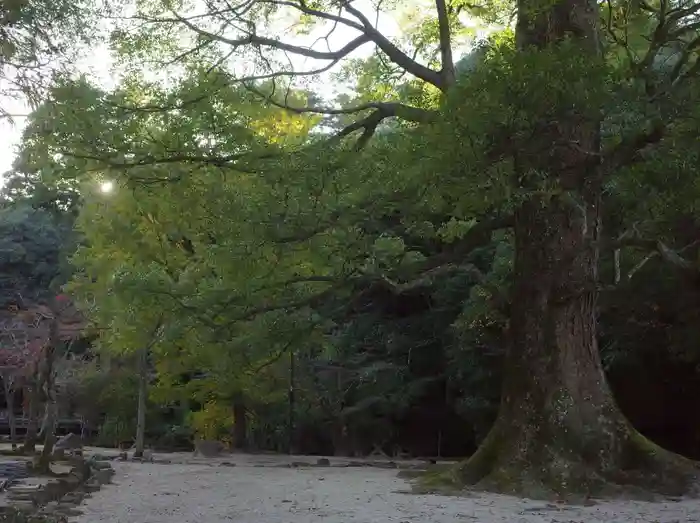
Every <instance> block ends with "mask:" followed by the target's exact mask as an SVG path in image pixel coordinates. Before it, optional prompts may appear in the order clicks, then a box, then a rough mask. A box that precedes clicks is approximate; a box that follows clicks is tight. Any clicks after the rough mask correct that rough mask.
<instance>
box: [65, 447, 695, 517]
mask: <svg viewBox="0 0 700 523" xmlns="http://www.w3.org/2000/svg"><path fill="white" fill-rule="evenodd" d="M197 461H198V460H197ZM226 461H229V462H231V461H236V466H235V467H231V466H224V465H221V460H214V461H210V462H209V463H208V464H205V463H193V462H192V460H191V459H190V460H186V459H181V460H180V462H178V463H170V464H161V463H144V464H141V463H115V469H116V471H117V474H116V476H115V480H114V484H112V485H108V486H105V487H104V488H103V489H102V490H101V491H99V492H97V493H95V494H94V495H93V496H92V497H90V498H88V499H87V500H86V501H85V502H84V504H83V506H82V507H81V509H82V510H83V512H84V513H83V515H82V516H80V517H77V518H75V519H74V522H75V523H100V522H110V523H218V522H224V521H235V522H240V523H311V522H313V521H319V522H321V521H323V522H327V523H360V522H361V523H390V522H391V523H452V522H469V521H474V522H479V523H501V522H508V523H542V522H546V523H553V522H557V523H574V522H575V523H583V522H585V523H595V522H601V523H603V522H605V523H615V522H620V523H623V522H624V523H631V522H634V523H637V522H649V523H652V522H658V523H671V522H677V523H690V522H700V502H698V501H697V500H692V501H691V500H688V501H678V502H668V503H642V502H630V501H624V502H622V501H621V502H599V503H598V504H596V505H594V506H586V507H583V506H568V507H565V506H557V505H548V504H547V503H543V502H534V501H526V500H520V499H517V498H511V497H507V496H497V495H490V494H476V495H470V496H469V497H463V498H458V497H443V496H432V495H431V496H423V495H421V496H418V495H413V494H409V493H407V491H408V488H409V485H408V483H406V482H405V481H404V480H402V479H399V478H398V477H397V476H396V471H395V470H386V469H375V468H352V467H351V468H334V467H331V468H296V469H294V468H280V467H279V466H275V465H278V464H279V463H274V462H276V461H277V460H275V459H272V458H267V459H265V460H262V461H260V460H258V462H256V461H255V460H251V459H246V458H245V457H237V458H236V459H235V460H230V459H229V460H226Z"/></svg>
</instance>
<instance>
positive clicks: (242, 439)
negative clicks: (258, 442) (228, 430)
mask: <svg viewBox="0 0 700 523" xmlns="http://www.w3.org/2000/svg"><path fill="white" fill-rule="evenodd" d="M233 448H234V449H236V450H246V449H247V448H248V421H247V409H246V406H245V401H244V399H243V396H242V395H236V397H235V398H234V400H233Z"/></svg>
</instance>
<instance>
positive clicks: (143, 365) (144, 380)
mask: <svg viewBox="0 0 700 523" xmlns="http://www.w3.org/2000/svg"><path fill="white" fill-rule="evenodd" d="M147 398H148V349H143V350H141V351H140V352H139V397H138V411H137V413H136V445H135V448H134V457H135V458H142V457H143V451H144V449H145V441H146V400H147Z"/></svg>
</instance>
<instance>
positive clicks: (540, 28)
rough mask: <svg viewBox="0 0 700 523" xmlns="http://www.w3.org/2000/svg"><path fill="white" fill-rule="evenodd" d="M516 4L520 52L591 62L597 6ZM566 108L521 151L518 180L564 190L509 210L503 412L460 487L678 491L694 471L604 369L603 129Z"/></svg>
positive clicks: (544, 0)
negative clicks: (511, 275) (651, 437)
mask: <svg viewBox="0 0 700 523" xmlns="http://www.w3.org/2000/svg"><path fill="white" fill-rule="evenodd" d="M518 7H519V17H518V24H517V31H516V41H517V45H518V48H519V49H520V50H521V51H523V52H533V50H535V49H543V48H545V47H548V46H552V45H557V44H559V43H561V42H563V40H564V38H565V37H570V38H571V39H572V40H573V42H574V43H575V45H576V46H577V47H578V51H580V52H581V53H583V54H584V55H587V57H588V58H587V59H588V60H589V61H591V62H595V61H596V60H598V59H599V54H600V53H599V50H598V47H599V46H598V35H597V20H598V10H597V7H596V3H595V2H592V1H589V0H559V1H555V2H551V1H548V0H520V2H519V6H518ZM550 56H551V55H550ZM550 59H551V58H550ZM572 59H575V57H572ZM555 89H556V87H553V91H554V90H555ZM555 96H556V94H553V97H555ZM583 103H585V102H583ZM567 113H568V114H562V115H561V117H560V118H558V119H557V120H556V121H554V122H552V123H547V124H546V125H547V127H545V129H544V130H541V131H540V132H538V133H537V136H536V138H534V139H532V140H531V142H532V143H531V144H528V146H526V148H525V150H523V151H519V157H518V159H517V160H518V162H517V163H518V171H519V172H518V173H516V174H518V175H525V174H527V173H531V172H533V171H534V172H538V173H541V174H544V175H545V176H546V177H547V179H548V180H549V181H550V182H555V183H556V185H558V187H559V189H560V191H561V192H560V193H559V194H556V195H554V196H546V197H545V196H532V197H531V198H530V199H528V200H527V201H526V202H525V203H524V204H522V205H521V206H520V208H519V209H518V210H517V211H516V223H515V236H516V242H515V252H516V254H515V269H514V270H515V281H514V289H513V304H514V305H513V310H512V316H511V323H510V336H511V343H510V345H509V349H508V353H507V357H506V368H505V381H504V385H503V390H502V399H501V407H500V412H499V416H498V419H497V421H496V423H495V425H494V427H493V428H492V430H491V431H490V433H489V435H488V436H487V438H486V439H485V441H484V442H483V443H482V445H481V447H480V448H479V450H478V451H477V452H476V454H475V455H474V456H473V457H472V458H471V459H470V460H469V461H467V462H466V463H465V464H463V465H462V466H461V467H460V469H459V472H460V480H461V481H466V482H467V483H476V484H478V485H479V486H482V487H484V488H490V489H495V490H498V491H502V492H509V493H516V494H521V495H527V496H536V497H551V496H562V495H571V494H574V493H578V494H584V495H591V494H604V493H613V492H617V491H618V489H619V488H621V487H623V486H625V487H629V486H630V485H634V486H635V487H643V488H645V489H651V490H655V491H661V492H669V493H681V492H683V491H684V490H685V489H686V488H687V487H688V486H689V485H690V484H691V480H692V479H693V477H694V467H693V466H692V465H691V464H690V462H687V461H685V460H684V459H683V458H681V457H680V456H676V455H673V454H671V453H668V452H666V451H663V450H662V449H660V448H658V447H657V446H655V445H654V444H652V443H651V442H649V441H647V440H646V439H645V438H643V437H642V436H641V435H639V434H638V433H637V432H636V431H635V430H634V429H633V428H632V427H631V426H630V424H629V423H628V421H627V420H626V419H625V417H624V416H623V415H622V414H621V412H620V411H619V410H618V407H617V405H616V404H615V401H614V399H613V397H612V394H611V392H610V389H609V388H608V385H607V383H606V379H605V375H604V373H603V370H602V366H601V362H600V357H599V353H598V345H597V333H596V300H597V290H596V289H597V285H598V270H597V266H598V244H599V241H598V240H599V236H600V230H601V222H600V206H601V173H600V169H599V167H598V165H596V162H595V161H593V162H592V161H591V160H592V159H593V160H595V158H596V155H595V152H597V151H599V150H600V130H599V129H600V125H599V121H597V120H596V118H595V117H591V116H586V113H585V111H581V110H579V109H578V108H577V109H576V110H574V108H573V107H571V108H570V110H569V111H568V112H567ZM591 153H593V154H591ZM521 179H522V178H521ZM531 188H533V189H534V187H531Z"/></svg>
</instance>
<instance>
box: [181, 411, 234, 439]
mask: <svg viewBox="0 0 700 523" xmlns="http://www.w3.org/2000/svg"><path fill="white" fill-rule="evenodd" d="M188 424H189V426H190V427H191V428H192V429H193V431H194V435H195V437H196V438H198V439H204V440H216V441H230V439H231V427H232V426H233V416H232V414H231V408H230V407H229V406H226V405H221V404H218V403H214V402H207V403H205V404H204V406H203V407H202V409H201V410H198V411H196V412H192V413H191V414H190V417H189V420H188Z"/></svg>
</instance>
